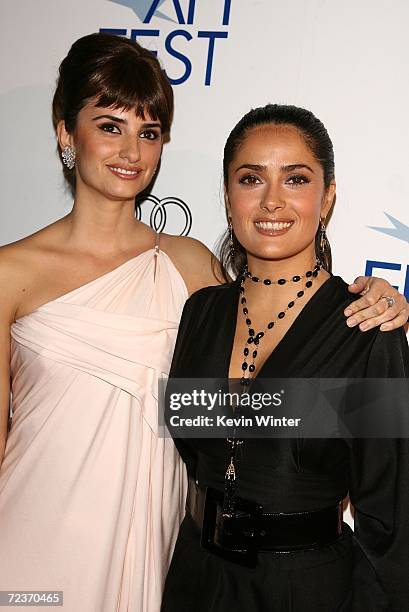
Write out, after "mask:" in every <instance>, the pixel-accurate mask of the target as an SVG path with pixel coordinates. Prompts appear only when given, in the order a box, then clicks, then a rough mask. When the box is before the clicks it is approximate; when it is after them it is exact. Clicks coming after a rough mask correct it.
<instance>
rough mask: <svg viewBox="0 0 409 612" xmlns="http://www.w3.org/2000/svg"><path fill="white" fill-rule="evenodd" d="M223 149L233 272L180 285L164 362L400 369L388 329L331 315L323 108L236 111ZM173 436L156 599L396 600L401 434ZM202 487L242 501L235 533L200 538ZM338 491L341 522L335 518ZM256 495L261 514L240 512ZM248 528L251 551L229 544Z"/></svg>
mask: <svg viewBox="0 0 409 612" xmlns="http://www.w3.org/2000/svg"><path fill="white" fill-rule="evenodd" d="M224 153H225V154H224V181H225V196H226V209H227V216H228V219H229V228H230V236H229V235H227V236H226V240H225V242H224V245H223V248H222V261H223V262H224V263H225V264H229V265H230V268H231V269H232V270H233V272H235V273H237V274H238V277H237V280H236V281H234V282H230V283H229V282H228V283H227V284H225V285H221V286H218V287H208V288H205V289H202V290H200V291H198V292H197V293H195V294H194V295H192V296H191V298H190V299H189V300H188V301H187V303H186V306H185V308H184V312H183V315H182V320H181V324H180V328H179V335H178V339H177V343H176V349H175V354H174V358H173V364H172V367H171V372H170V376H171V377H174V378H219V379H220V378H224V377H225V378H227V377H229V378H239V379H242V382H243V385H245V384H246V383H247V384H248V382H249V379H255V378H258V379H261V380H262V379H264V378H274V377H293V378H314V377H321V378H323V377H328V378H336V377H359V378H363V377H370V378H394V377H400V378H406V377H407V376H408V374H409V371H408V363H409V354H408V346H407V341H406V338H405V335H404V332H403V330H402V329H398V330H395V331H394V332H392V333H389V334H384V333H382V332H380V331H379V329H373V330H371V331H370V332H368V333H367V334H361V333H359V331H358V330H357V329H356V328H355V329H350V328H348V327H346V326H345V323H344V316H343V314H342V312H343V309H344V308H346V307H347V306H348V304H349V303H350V302H351V296H350V295H349V293H348V290H347V285H346V284H345V283H344V281H343V280H342V279H341V278H340V277H337V276H332V275H331V257H330V251H329V244H328V241H327V239H326V234H325V219H326V217H327V216H328V214H329V212H330V210H331V207H332V205H333V203H334V200H335V178H334V157H333V149H332V143H331V140H330V138H329V136H328V134H327V131H326V129H325V127H324V126H323V125H322V123H321V122H320V121H319V120H318V119H317V118H316V117H314V115H313V114H312V113H310V112H309V111H306V110H304V109H300V108H297V107H292V106H279V105H268V106H266V107H264V108H259V109H255V110H252V111H251V112H250V113H248V114H247V115H246V116H245V117H243V118H242V119H241V121H240V122H239V123H238V125H237V126H236V127H235V128H234V129H233V131H232V133H231V134H230V136H229V138H228V140H227V143H226V146H225V152H224ZM245 265H247V268H244V266H245ZM243 269H244V270H245V273H244V274H243ZM284 281H286V282H284ZM175 442H176V445H177V446H178V449H179V451H180V453H181V455H182V457H183V458H184V460H185V462H186V464H187V468H188V471H189V475H190V490H189V496H188V502H187V513H186V517H185V519H184V521H183V523H182V526H181V528H180V532H179V537H178V541H177V544H176V548H175V552H174V556H173V560H172V564H171V568H170V571H169V574H168V578H167V582H166V587H165V593H164V598H163V604H162V610H163V612H192V611H195V612H227V611H230V610H232V611H234V612H253V611H254V612H267V611H271V612H281V611H283V612H284V611H289V612H290V611H291V612H301V611H303V612H304V611H305V610H311V612H335V611H346V610H351V611H352V610H353V611H354V612H386V611H388V612H404V611H405V612H407V610H409V580H408V577H409V553H408V549H409V444H408V440H406V439H403V438H402V439H369V438H367V439H365V438H355V439H342V438H337V439H335V438H334V439H328V438H326V439H301V438H298V439H294V438H292V439H290V438H287V439H271V438H270V439H257V440H255V439H246V440H244V441H243V443H242V444H239V441H238V440H235V439H234V438H233V439H230V440H229V441H227V440H226V439H222V438H219V439H187V438H185V439H181V438H178V439H176V440H175ZM235 449H236V450H235ZM227 467H229V469H227V471H226V468H227ZM208 488H210V491H212V492H213V493H214V492H215V491H216V492H218V494H219V495H220V498H223V501H222V502H220V505H219V507H218V510H219V514H218V519H217V520H218V521H220V520H222V519H221V517H220V513H224V515H225V516H227V517H229V516H230V517H231V516H233V518H232V519H231V520H232V521H233V522H234V521H235V520H237V519H236V518H235V517H236V516H237V510H239V511H240V510H243V508H245V504H247V510H248V508H249V507H250V508H251V512H250V515H249V516H250V518H249V520H247V519H246V520H247V522H244V523H242V525H245V527H244V528H243V530H244V531H245V533H244V532H243V530H242V531H240V529H241V528H240V527H234V529H235V531H234V535H233V536H232V539H231V540H229V542H230V544H229V545H226V541H227V540H226V539H225V540H224V547H223V548H221V547H220V546H217V545H216V546H215V547H213V550H211V548H212V546H210V547H209V546H207V544H206V542H203V543H204V544H205V545H204V546H202V545H201V528H202V525H203V513H204V505H205V495H206V489H208ZM348 494H349V496H350V499H351V501H352V504H353V505H354V507H355V529H354V532H352V530H351V529H350V528H349V526H348V525H347V524H345V523H342V522H341V520H340V507H341V506H340V502H341V501H342V500H343V499H344V498H345V497H346V496H347V495H348ZM243 500H246V501H245V502H243ZM207 504H208V505H207V506H206V508H209V507H211V502H209V500H208V502H207ZM209 504H210V506H209ZM235 504H236V505H235ZM243 504H244V505H243ZM257 504H259V505H261V506H262V508H261V511H262V513H263V514H273V515H274V516H273V517H271V516H270V517H263V518H262V519H261V522H260V517H258V519H255V518H254V516H255V514H254V513H255V512H260V507H259V506H257ZM256 508H258V510H256ZM235 512H236V514H235ZM278 513H280V516H278ZM242 516H243V514H242ZM209 520H210V521H211V520H214V517H210V519H209V516H207V518H206V519H205V532H206V533H207V530H208V529H209ZM274 520H276V521H278V522H276V523H275V526H274V525H273V523H272V521H274ZM252 521H253V523H252ZM257 521H259V522H257ZM263 521H264V523H263ZM261 523H263V530H260V529H259V527H260V525H261ZM237 524H238V523H237V522H236V523H235V525H236V526H237ZM221 525H222V523H218V527H219V528H220V526H221ZM229 525H230V527H231V525H232V523H231V522H230V523H229ZM277 525H278V526H279V528H278V529H276V527H277ZM214 527H215V525H210V530H211V529H212V528H214ZM250 528H251V529H250ZM253 528H254V529H253ZM252 534H253V535H252ZM254 534H256V535H255V537H256V538H257V544H256V545H255V548H256V556H257V560H256V561H254V558H253V559H252V560H251V559H250V558H249V557H246V554H245V553H244V554H243V552H240V551H243V550H244V551H246V550H247V548H249V549H250V548H251V544H248V545H247V544H246V543H248V542H249V540H250V539H251V537H254ZM263 536H264V540H263ZM235 538H236V544H235V543H234V540H235ZM204 539H205V538H204ZM263 542H264V544H263ZM317 542H318V544H319V545H317ZM230 545H231V549H232V550H233V551H234V552H233V553H231V551H229V550H228V548H229V546H230ZM253 548H254V546H253Z"/></svg>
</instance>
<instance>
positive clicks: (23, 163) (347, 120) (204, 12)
mask: <svg viewBox="0 0 409 612" xmlns="http://www.w3.org/2000/svg"><path fill="white" fill-rule="evenodd" d="M0 19H1V23H2V33H1V39H0V49H1V52H0V63H1V83H0V117H1V120H2V126H1V146H0V158H1V163H0V173H1V181H0V185H1V208H0V244H4V243H7V242H11V241H14V240H16V239H18V238H21V237H23V236H25V235H27V234H29V233H32V232H33V231H35V230H37V229H39V228H40V227H42V226H44V225H47V224H48V223H50V222H52V221H54V220H55V219H57V218H58V217H60V216H63V215H64V214H66V213H67V211H68V210H69V208H70V206H71V204H72V202H71V198H70V196H69V193H68V192H67V190H66V189H65V187H64V182H63V178H62V173H61V168H60V164H59V163H58V160H57V157H56V147H55V138H54V134H53V130H52V126H51V112H50V106H51V98H52V94H53V89H54V85H55V79H56V73H57V68H58V65H59V63H60V61H61V59H62V58H63V57H64V56H65V54H66V52H67V51H68V48H69V46H70V45H71V43H72V42H73V41H74V40H75V39H76V38H78V37H80V36H82V35H84V34H88V33H91V32H96V31H100V30H103V31H107V32H113V33H115V34H117V35H119V36H129V37H131V38H135V39H137V40H138V41H139V42H140V43H141V44H142V45H144V46H146V47H148V48H149V49H151V50H153V51H157V53H158V56H159V58H160V60H161V62H162V64H163V66H164V68H165V70H166V72H167V74H168V77H169V79H170V80H171V82H172V83H173V85H174V90H175V97H176V113H175V121H174V126H173V131H172V138H171V142H170V143H169V144H167V145H166V147H165V151H164V156H163V162H162V168H161V171H160V176H159V178H158V180H157V181H156V184H155V188H154V193H152V194H151V195H150V197H149V198H148V200H146V201H145V202H144V203H143V205H142V207H141V211H140V214H141V218H142V220H144V221H146V222H147V223H151V225H152V226H153V227H155V229H157V230H159V231H166V232H169V233H184V234H189V235H191V236H194V237H196V238H199V239H200V240H202V241H203V242H205V243H206V244H207V245H208V246H209V247H210V248H213V246H214V243H215V241H216V239H217V238H218V236H219V235H220V233H221V232H222V231H223V230H224V228H225V218H224V211H223V202H222V170H221V160H222V151H223V145H224V142H225V140H226V138H227V135H228V133H229V131H230V130H231V128H232V127H233V125H234V124H235V123H236V122H237V121H238V119H239V118H240V117H241V116H242V115H243V114H244V113H245V112H246V111H247V110H249V109H250V108H251V107H254V106H260V105H264V104H266V103H268V102H279V103H287V104H296V105H299V106H303V107H306V108H309V109H311V110H312V111H313V112H314V113H315V114H316V115H317V116H318V117H320V118H321V120H322V121H323V122H324V123H325V125H326V126H327V128H328V131H329V133H330V135H331V136H332V139H333V143H334V147H335V153H336V175H337V184H338V196H337V204H336V207H335V212H334V215H333V217H332V220H331V224H330V229H329V237H330V240H331V243H332V246H333V253H334V260H335V266H334V267H335V272H336V273H338V274H341V275H342V276H343V277H344V278H345V279H346V280H350V279H353V278H354V277H355V276H357V275H359V274H364V273H367V274H373V275H379V276H384V277H385V278H388V280H389V281H390V282H391V283H392V284H393V285H395V286H397V287H399V289H400V290H401V291H404V292H405V294H406V296H407V297H408V298H409V248H408V246H409V212H408V211H409V206H408V204H409V180H408V174H409V146H408V143H409V120H408V111H407V109H408V108H409V80H408V78H407V66H408V61H409V45H408V37H407V26H408V23H409V3H408V2H407V0H394V2H393V3H387V2H385V1H384V0H359V2H357V1H356V0H342V2H340V1H339V0H293V1H292V2H282V0H33V1H31V2H27V0H3V1H2V3H1V7H0ZM346 518H347V520H348V522H350V523H351V515H350V514H349V513H347V515H346Z"/></svg>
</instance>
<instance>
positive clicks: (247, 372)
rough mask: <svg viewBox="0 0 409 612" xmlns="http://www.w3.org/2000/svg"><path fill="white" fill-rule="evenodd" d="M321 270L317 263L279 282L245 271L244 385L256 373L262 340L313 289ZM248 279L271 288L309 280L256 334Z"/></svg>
mask: <svg viewBox="0 0 409 612" xmlns="http://www.w3.org/2000/svg"><path fill="white" fill-rule="evenodd" d="M320 269H321V263H320V262H319V261H317V262H316V264H315V266H314V268H313V269H312V270H308V272H305V274H302V275H301V276H299V275H296V276H293V277H292V278H291V279H289V280H287V279H285V278H279V279H278V280H277V281H272V280H270V279H269V278H266V279H264V280H262V279H260V278H259V277H258V276H253V275H252V274H251V272H249V271H248V270H247V269H246V270H245V271H244V273H243V275H242V279H241V285H240V294H241V298H240V301H241V305H242V306H243V314H244V317H245V321H246V325H247V328H248V332H249V336H248V339H247V343H246V346H245V347H244V350H243V354H244V359H243V363H242V364H241V369H242V372H243V373H242V378H241V384H242V385H248V384H250V381H251V378H252V377H253V375H254V372H255V371H256V365H255V361H256V358H257V354H258V345H259V343H260V340H261V339H262V338H263V337H264V335H265V334H266V332H267V331H268V330H270V329H273V327H274V326H275V324H276V323H277V321H279V320H281V319H284V317H285V315H286V314H287V312H288V311H289V310H290V309H291V308H293V307H294V305H295V303H296V302H297V301H298V300H300V299H301V298H302V297H303V296H304V294H305V289H309V288H310V287H312V283H313V279H314V278H316V277H317V276H318V273H319V271H320ZM246 278H250V279H251V280H252V281H253V282H254V283H263V284H264V285H267V286H271V285H281V286H283V285H285V284H286V283H299V282H300V281H301V280H302V279H304V278H305V279H307V280H306V282H305V285H304V287H303V289H300V290H299V291H297V295H296V296H294V298H293V299H292V300H291V301H290V302H288V304H287V307H286V308H284V310H282V311H280V312H279V313H278V314H277V316H276V318H275V319H273V320H271V321H270V322H269V323H268V324H267V327H266V328H265V329H264V330H262V331H259V332H257V333H256V331H255V329H254V327H253V326H252V321H251V319H250V315H249V309H248V305H247V299H246V296H245V281H246ZM251 345H253V346H251ZM250 352H251V363H250V364H249V363H248V361H247V359H248V357H249V356H250Z"/></svg>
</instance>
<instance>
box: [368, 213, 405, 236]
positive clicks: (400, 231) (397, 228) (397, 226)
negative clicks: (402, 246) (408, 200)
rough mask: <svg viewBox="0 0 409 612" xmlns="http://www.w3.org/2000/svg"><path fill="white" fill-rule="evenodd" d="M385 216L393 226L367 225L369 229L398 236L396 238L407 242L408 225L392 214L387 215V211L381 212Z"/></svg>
mask: <svg viewBox="0 0 409 612" xmlns="http://www.w3.org/2000/svg"><path fill="white" fill-rule="evenodd" d="M383 214H384V215H385V217H388V219H389V221H390V222H391V223H392V224H393V225H394V227H374V226H373V225H368V227H369V228H370V229H373V230H376V231H377V232H382V234H387V235H388V236H393V237H394V238H398V240H404V241H405V242H409V226H407V225H405V224H404V223H402V222H401V221H399V220H398V219H395V217H392V215H388V213H386V212H384V213H383Z"/></svg>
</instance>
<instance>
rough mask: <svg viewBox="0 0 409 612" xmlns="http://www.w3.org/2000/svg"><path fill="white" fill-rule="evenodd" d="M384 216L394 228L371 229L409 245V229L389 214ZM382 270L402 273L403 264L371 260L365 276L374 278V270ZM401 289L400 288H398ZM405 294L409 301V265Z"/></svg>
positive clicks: (407, 267)
mask: <svg viewBox="0 0 409 612" xmlns="http://www.w3.org/2000/svg"><path fill="white" fill-rule="evenodd" d="M384 215H385V216H386V217H387V218H388V219H389V221H390V222H391V223H392V225H393V227H373V226H369V228H370V229H373V230H375V231H377V232H381V233H382V234H387V235H388V236H393V237H394V238H397V239H398V240H403V242H406V243H407V244H409V227H408V226H407V225H405V224H404V223H402V222H401V221H399V220H398V219H395V217H392V215H388V213H384ZM375 268H376V269H382V270H396V271H400V272H402V264H400V263H396V262H390V261H375V260H370V259H368V261H367V262H366V269H365V275H366V276H372V274H373V270H374V269H375ZM396 289H399V287H396ZM403 293H404V294H405V297H406V299H408V300H409V265H407V266H406V275H405V285H404V289H403Z"/></svg>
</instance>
